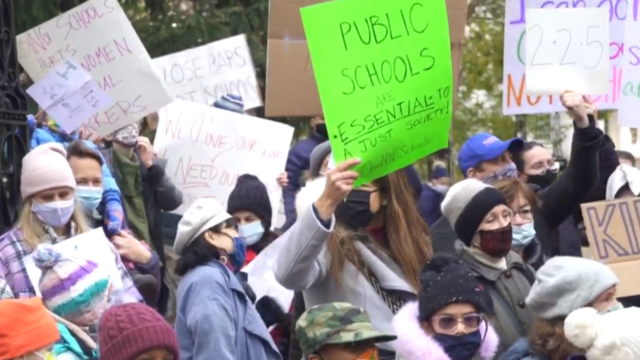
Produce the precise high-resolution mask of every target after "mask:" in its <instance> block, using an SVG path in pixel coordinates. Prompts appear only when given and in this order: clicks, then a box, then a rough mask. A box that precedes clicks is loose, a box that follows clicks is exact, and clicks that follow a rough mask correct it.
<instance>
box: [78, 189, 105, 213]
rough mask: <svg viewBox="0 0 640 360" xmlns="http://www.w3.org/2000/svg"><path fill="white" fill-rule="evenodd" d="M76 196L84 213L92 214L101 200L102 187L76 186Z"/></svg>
mask: <svg viewBox="0 0 640 360" xmlns="http://www.w3.org/2000/svg"><path fill="white" fill-rule="evenodd" d="M76 196H77V197H78V199H79V200H80V202H81V203H82V208H83V209H84V211H85V213H87V214H93V211H94V210H96V209H97V208H98V205H100V203H101V202H102V188H101V187H94V186H77V187H76Z"/></svg>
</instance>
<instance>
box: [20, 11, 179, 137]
mask: <svg viewBox="0 0 640 360" xmlns="http://www.w3.org/2000/svg"><path fill="white" fill-rule="evenodd" d="M17 43H18V61H19V62H20V65H22V67H23V68H24V69H25V71H26V72H27V74H29V76H30V77H31V78H32V79H33V80H34V81H36V82H37V81H40V80H41V79H43V78H44V77H45V76H46V75H47V74H48V73H49V72H50V71H51V70H52V69H54V68H56V67H57V66H58V65H59V64H61V63H62V62H64V61H65V60H68V59H73V60H74V61H75V62H76V63H78V64H80V66H82V68H83V69H84V71H86V72H87V73H89V74H91V77H92V78H93V79H94V80H95V81H96V82H97V83H98V86H99V88H100V89H102V91H105V92H106V93H108V94H109V96H110V97H111V98H112V99H113V101H114V102H113V105H111V106H108V107H107V108H104V109H102V110H100V111H97V112H95V114H94V115H93V116H91V118H90V119H89V120H88V121H86V122H85V124H84V125H85V126H86V127H87V128H88V130H91V131H92V132H93V133H95V134H98V135H108V134H110V133H112V132H113V131H115V130H117V129H119V128H122V127H124V126H126V125H129V124H132V123H134V122H136V121H138V120H140V119H141V118H142V117H144V116H146V115H148V114H150V113H153V112H155V111H157V110H158V109H160V108H161V107H163V106H164V105H167V104H168V103H169V102H171V100H172V99H171V97H170V95H169V93H168V91H167V89H166V88H165V86H164V83H163V81H162V79H161V78H160V77H159V76H158V74H157V73H156V71H155V70H154V67H153V64H152V62H151V58H150V57H149V54H148V53H147V50H146V49H145V48H144V45H143V44H142V42H141V41H140V38H138V35H137V34H136V32H135V30H134V29H133V26H131V23H130V22H129V20H128V19H127V15H126V14H125V13H124V11H123V10H122V8H121V7H120V4H119V3H118V1H117V0H89V1H87V2H85V3H83V4H82V5H79V6H77V7H75V8H73V9H71V10H69V11H67V12H66V13H64V14H62V15H59V16H57V17H55V18H53V19H51V20H49V21H47V22H45V23H44V24H41V25H39V26H37V27H35V28H33V29H31V30H29V31H27V32H25V33H23V34H20V35H19V36H18V37H17Z"/></svg>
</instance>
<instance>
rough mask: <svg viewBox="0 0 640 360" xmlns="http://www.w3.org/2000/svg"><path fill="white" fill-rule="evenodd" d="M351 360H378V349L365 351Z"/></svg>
mask: <svg viewBox="0 0 640 360" xmlns="http://www.w3.org/2000/svg"><path fill="white" fill-rule="evenodd" d="M353 360H379V357H378V349H376V348H373V349H370V350H367V351H365V352H364V353H362V354H360V356H358V357H357V358H355V359H353Z"/></svg>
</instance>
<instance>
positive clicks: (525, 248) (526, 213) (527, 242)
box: [493, 179, 544, 269]
mask: <svg viewBox="0 0 640 360" xmlns="http://www.w3.org/2000/svg"><path fill="white" fill-rule="evenodd" d="M493 186H494V187H495V188H496V190H498V191H499V192H500V193H502V196H504V198H505V200H506V201H507V204H508V205H509V208H511V211H512V216H511V230H512V241H511V249H512V250H513V251H515V252H517V253H518V255H520V257H521V258H522V260H524V262H525V263H526V264H528V265H531V267H533V268H534V269H538V268H540V266H542V264H544V256H543V254H542V249H541V247H540V241H538V239H537V238H536V229H535V227H534V222H533V210H534V209H537V208H538V207H539V206H540V200H539V199H538V197H537V196H536V194H535V193H534V192H533V190H531V188H530V187H529V186H528V185H527V184H525V183H524V182H522V181H521V180H518V179H508V180H500V181H498V182H497V183H495V184H493Z"/></svg>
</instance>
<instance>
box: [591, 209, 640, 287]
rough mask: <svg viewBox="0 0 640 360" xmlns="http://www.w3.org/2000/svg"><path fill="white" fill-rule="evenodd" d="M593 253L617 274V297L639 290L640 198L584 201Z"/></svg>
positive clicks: (595, 258)
mask: <svg viewBox="0 0 640 360" xmlns="http://www.w3.org/2000/svg"><path fill="white" fill-rule="evenodd" d="M581 207H582V215H583V217H584V224H585V227H586V233H587V237H588V239H589V244H590V250H591V256H592V258H593V259H594V260H598V261H600V262H602V263H604V264H607V265H608V266H609V268H611V270H613V272H615V274H616V275H617V276H618V279H619V280H620V283H619V284H618V293H617V296H618V297H624V296H632V295H638V294H640V281H638V273H639V272H640V198H627V199H619V200H611V201H599V202H593V203H588V204H582V205H581Z"/></svg>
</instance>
